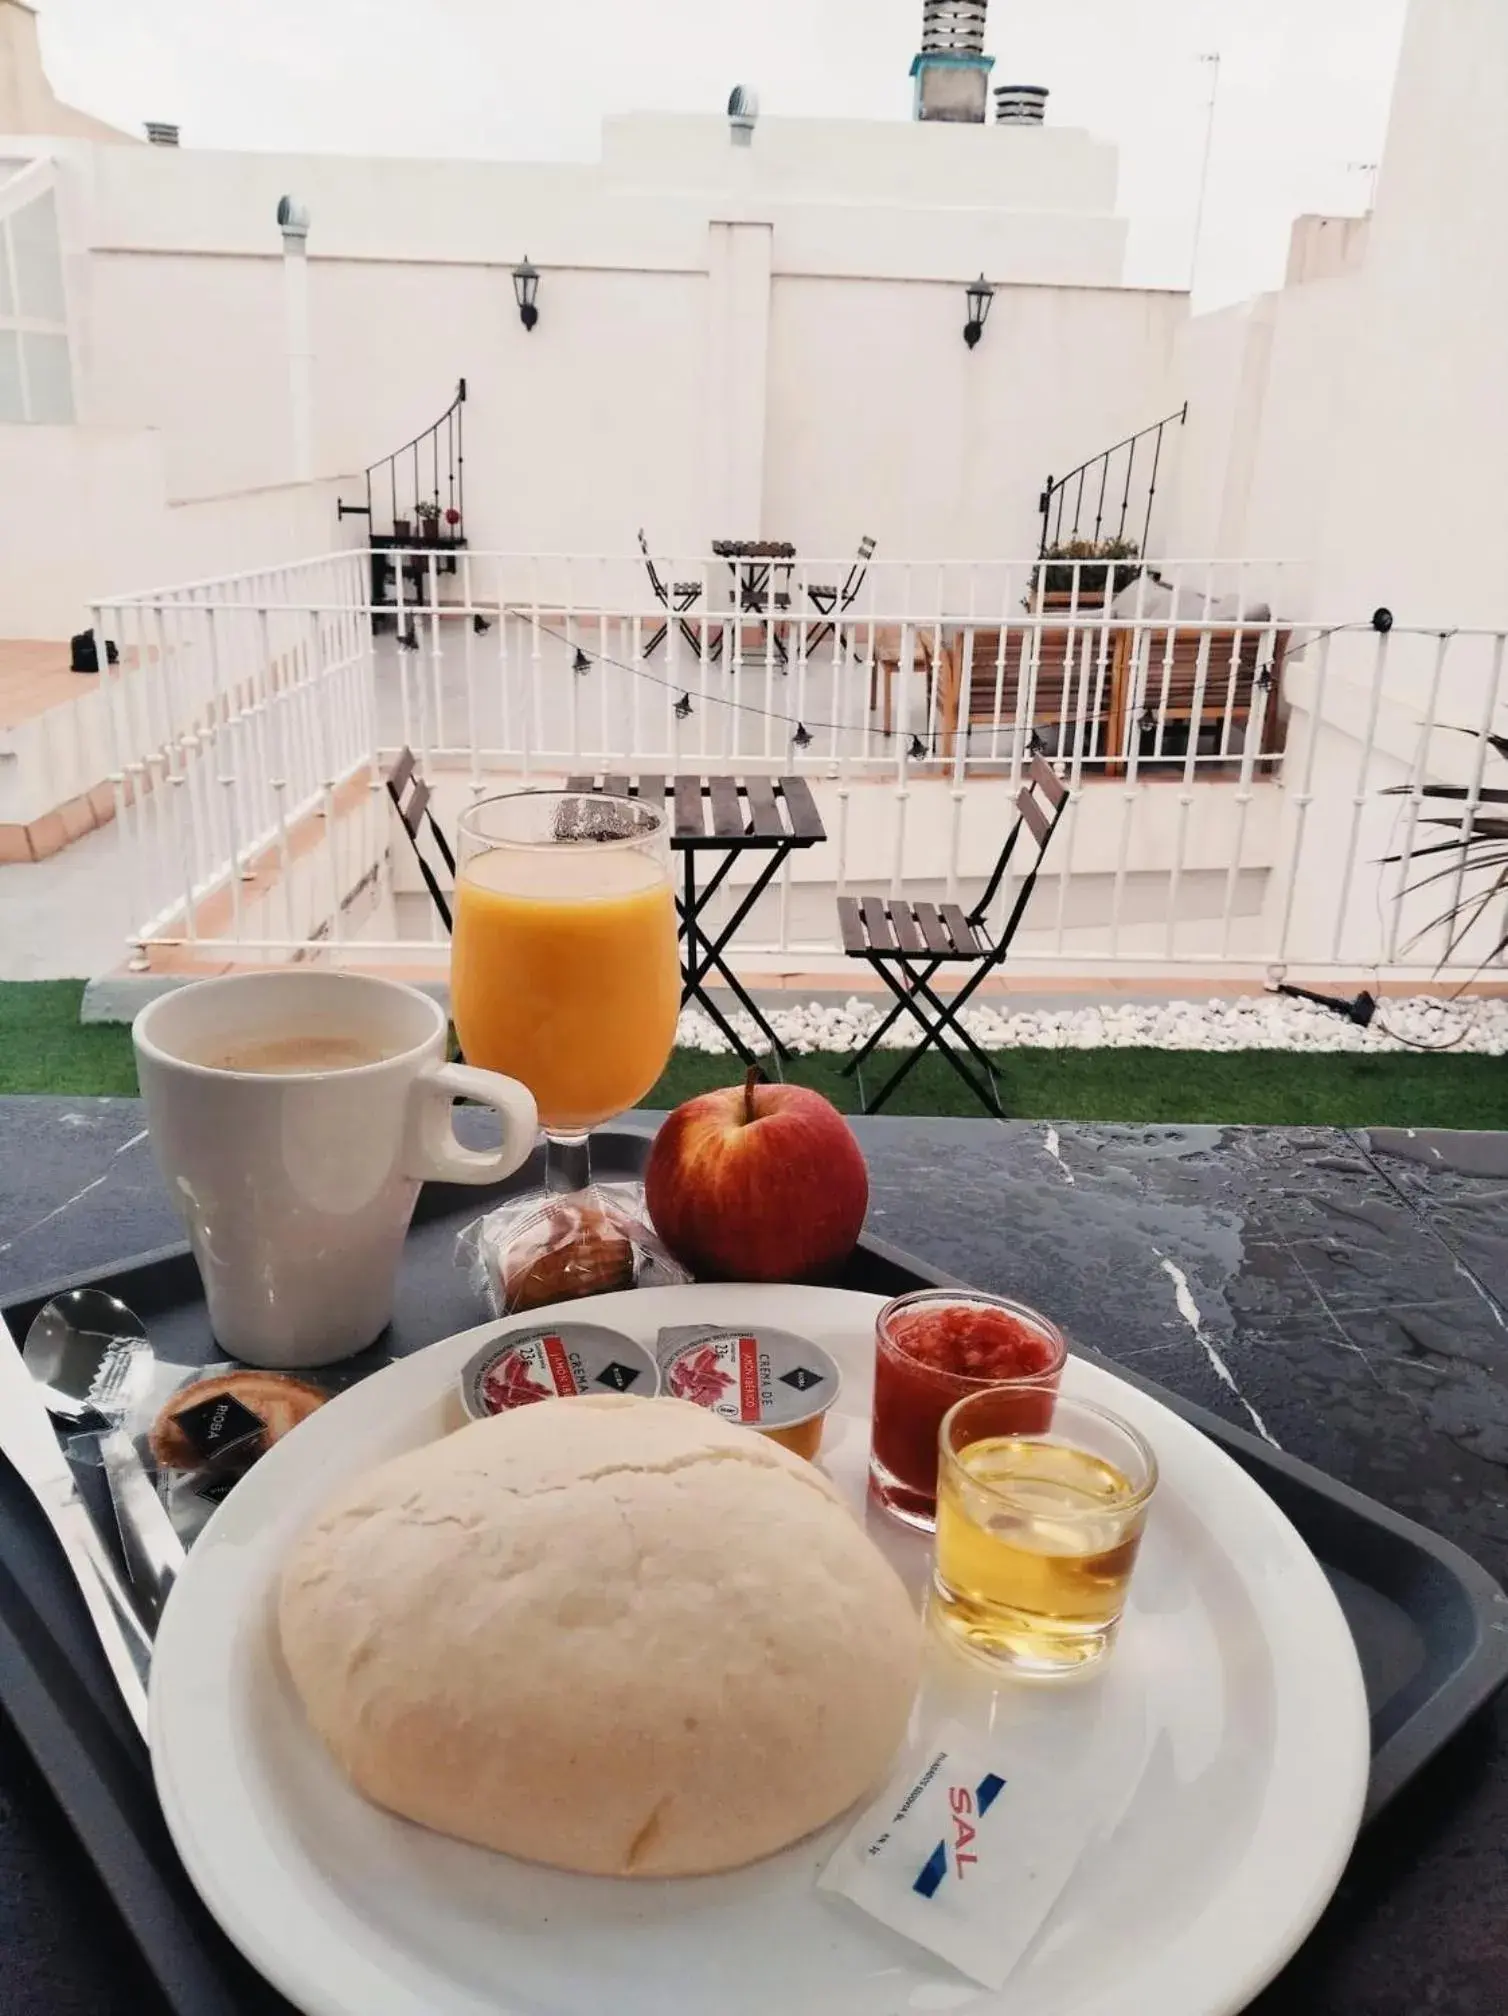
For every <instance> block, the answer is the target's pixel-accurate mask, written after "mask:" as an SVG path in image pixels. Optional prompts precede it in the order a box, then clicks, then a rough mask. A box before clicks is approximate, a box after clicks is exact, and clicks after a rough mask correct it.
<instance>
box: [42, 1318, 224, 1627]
mask: <svg viewBox="0 0 1508 2016" xmlns="http://www.w3.org/2000/svg"><path fill="white" fill-rule="evenodd" d="M21 1358H22V1362H23V1364H24V1365H25V1366H26V1369H27V1371H28V1372H30V1374H31V1375H32V1377H33V1378H34V1379H35V1380H36V1381H37V1384H38V1385H39V1386H40V1387H41V1389H42V1394H43V1398H44V1399H45V1400H46V1402H47V1411H48V1413H49V1414H51V1415H52V1417H53V1419H54V1420H55V1421H61V1422H65V1423H67V1424H68V1425H69V1426H71V1427H83V1426H88V1425H93V1424H99V1425H100V1426H101V1427H102V1429H103V1432H102V1433H101V1435H100V1460H101V1462H102V1464H103V1465H104V1471H105V1481H106V1483H107V1484H108V1485H109V1487H110V1502H111V1504H112V1505H113V1506H114V1507H115V1523H116V1525H117V1526H118V1527H119V1529H120V1544H121V1551H122V1553H123V1554H124V1555H125V1560H126V1572H127V1574H128V1575H129V1577H130V1580H131V1587H132V1590H133V1592H134V1594H135V1596H136V1600H137V1603H138V1606H139V1608H140V1610H141V1614H142V1618H143V1621H144V1622H145V1623H146V1624H147V1626H148V1628H149V1629H151V1630H155V1629H156V1626H157V1620H158V1618H159V1617H160V1616H161V1615H162V1606H163V1604H164V1603H165V1602H166V1601H167V1597H168V1591H169V1590H170V1589H171V1588H172V1586H173V1582H174V1579H175V1577H176V1576H177V1573H178V1570H179V1569H180V1568H181V1567H182V1566H183V1561H184V1550H183V1542H182V1541H181V1540H180V1539H179V1538H178V1535H177V1534H176V1533H175V1532H174V1530H173V1522H172V1521H171V1520H170V1519H169V1518H168V1515H167V1513H166V1511H165V1510H164V1509H163V1505H162V1500H161V1499H160V1498H159V1497H158V1496H157V1493H156V1491H155V1490H154V1489H153V1487H152V1480H151V1479H150V1478H149V1477H148V1475H147V1473H146V1470H145V1468H144V1467H143V1465H142V1460H141V1458H140V1456H138V1455H137V1453H136V1444H135V1443H134V1442H133V1441H132V1440H131V1438H130V1436H129V1435H127V1434H126V1432H125V1430H124V1429H123V1428H122V1427H121V1425H120V1424H121V1422H122V1420H123V1419H124V1418H125V1416H126V1414H127V1412H128V1411H129V1408H130V1405H131V1401H132V1398H133V1397H134V1393H135V1391H136V1389H137V1387H138V1385H140V1384H144V1383H146V1382H147V1381H149V1380H150V1378H151V1371H152V1347H151V1345H150V1344H149V1343H148V1341H147V1336H146V1330H145V1327H144V1325H143V1324H142V1321H141V1318H140V1317H139V1316H137V1315H136V1313H135V1312H134V1310H131V1309H128V1308H127V1307H126V1305H125V1303H124V1302H120V1301H118V1300H117V1299H116V1298H115V1296H113V1295H107V1294H106V1293H105V1292H104V1290H103V1289H101V1288H74V1289H71V1290H70V1291H69V1292H68V1293H67V1294H66V1295H58V1296H55V1297H54V1299H53V1300H52V1301H51V1302H49V1303H47V1305H46V1306H45V1307H44V1308H42V1309H39V1310H38V1311H37V1313H36V1315H35V1316H34V1317H33V1318H32V1321H31V1327H30V1328H29V1329H28V1331H27V1333H26V1342H25V1344H24V1345H23V1346H22V1348H21Z"/></svg>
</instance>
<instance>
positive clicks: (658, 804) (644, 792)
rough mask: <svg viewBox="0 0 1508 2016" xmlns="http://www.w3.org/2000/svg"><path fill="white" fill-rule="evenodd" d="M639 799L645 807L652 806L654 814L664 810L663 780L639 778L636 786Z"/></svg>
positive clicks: (659, 778)
mask: <svg viewBox="0 0 1508 2016" xmlns="http://www.w3.org/2000/svg"><path fill="white" fill-rule="evenodd" d="M638 791H639V797H640V800H641V801H642V803H644V804H645V805H652V806H653V807H654V809H655V810H656V812H663V811H664V809H665V779H664V778H663V777H641V778H640V779H639V784H638Z"/></svg>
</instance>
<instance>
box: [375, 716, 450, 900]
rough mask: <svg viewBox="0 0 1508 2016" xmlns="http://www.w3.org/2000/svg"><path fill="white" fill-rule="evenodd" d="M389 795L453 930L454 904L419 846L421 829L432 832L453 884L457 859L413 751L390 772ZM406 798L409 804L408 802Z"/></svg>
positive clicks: (428, 885)
mask: <svg viewBox="0 0 1508 2016" xmlns="http://www.w3.org/2000/svg"><path fill="white" fill-rule="evenodd" d="M387 795H388V796H389V798H391V799H392V801H393V809H394V811H395V812H396V813H397V814H398V817H399V820H400V821H401V822H402V826H403V830H404V832H405V833H406V834H407V835H408V837H409V844H410V845H411V846H412V848H413V850H414V859H415V860H416V861H417V862H418V864H419V873H420V874H421V875H422V876H423V877H424V886H425V888H426V889H428V891H429V893H430V896H431V897H432V898H433V900H434V906H435V908H436V909H437V910H438V911H439V913H440V916H441V919H442V920H443V922H444V925H445V929H446V930H447V931H449V930H450V928H451V922H450V905H449V904H448V903H447V902H446V900H445V891H444V890H443V889H442V888H441V887H440V883H439V878H438V877H437V876H436V874H435V871H434V869H433V868H431V866H430V865H429V862H428V861H427V860H426V859H425V858H424V849H423V848H422V847H421V846H420V845H419V829H420V828H421V826H424V827H427V828H428V829H429V837H430V839H431V840H432V841H433V842H434V844H435V846H436V847H437V848H438V850H439V854H440V859H441V860H442V861H443V862H444V863H445V867H446V871H447V872H448V874H449V876H450V879H451V881H452V883H453V882H454V881H455V875H456V857H455V855H454V854H452V853H451V851H450V842H449V841H448V840H447V839H446V837H445V835H444V833H443V832H442V831H441V829H440V822H439V821H438V820H437V819H436V817H435V815H434V813H433V812H431V811H430V809H429V797H430V792H429V786H428V785H427V784H426V783H425V782H424V779H423V778H422V777H420V776H418V775H417V774H416V772H415V767H414V752H413V750H412V749H404V750H403V751H402V752H401V754H400V755H399V757H398V760H397V762H396V763H395V764H394V765H393V767H392V769H391V770H390V771H389V772H388V777H387ZM405 796H406V797H407V801H408V802H407V804H405V803H404V799H405Z"/></svg>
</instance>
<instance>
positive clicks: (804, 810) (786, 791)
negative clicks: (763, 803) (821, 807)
mask: <svg viewBox="0 0 1508 2016" xmlns="http://www.w3.org/2000/svg"><path fill="white" fill-rule="evenodd" d="M779 782H780V795H781V797H782V798H784V800H785V808H786V813H787V815H788V817H789V819H790V822H791V833H792V835H793V837H794V838H795V839H797V840H805V841H808V842H810V841H814V840H825V839H826V838H827V829H826V828H825V827H824V826H823V824H822V815H821V814H820V813H819V812H818V810H817V801H816V800H815V799H814V798H813V796H812V791H811V786H810V785H809V784H808V783H807V781H806V779H805V778H804V777H782V778H781V779H780V780H779Z"/></svg>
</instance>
